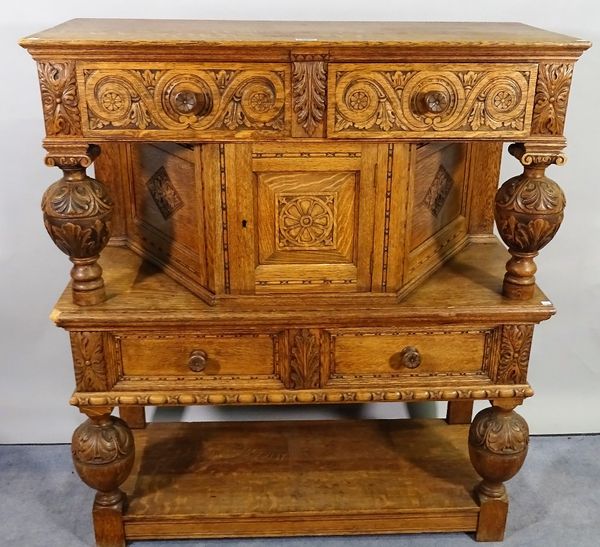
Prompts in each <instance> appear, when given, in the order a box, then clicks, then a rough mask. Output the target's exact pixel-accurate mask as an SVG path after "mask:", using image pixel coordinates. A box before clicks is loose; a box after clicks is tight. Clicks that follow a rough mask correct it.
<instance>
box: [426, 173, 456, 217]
mask: <svg viewBox="0 0 600 547" xmlns="http://www.w3.org/2000/svg"><path fill="white" fill-rule="evenodd" d="M453 185H454V180H453V179H452V177H451V176H450V173H448V171H446V169H445V168H444V166H443V165H440V167H439V169H438V170H437V172H436V174H435V177H433V181H432V183H431V185H430V186H429V189H428V190H427V193H426V194H425V197H424V198H423V205H425V207H427V208H428V209H429V210H430V211H431V214H432V215H433V216H434V217H437V216H438V215H439V214H440V212H441V210H442V207H444V204H445V203H446V199H448V195H449V194H450V190H452V186H453Z"/></svg>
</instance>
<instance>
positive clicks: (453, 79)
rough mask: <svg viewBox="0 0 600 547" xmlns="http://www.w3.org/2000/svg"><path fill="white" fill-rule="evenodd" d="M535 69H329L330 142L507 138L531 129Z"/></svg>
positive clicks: (416, 66) (429, 66)
mask: <svg viewBox="0 0 600 547" xmlns="http://www.w3.org/2000/svg"><path fill="white" fill-rule="evenodd" d="M536 76H537V65H535V64H465V65H460V64H453V65H445V64H433V63H432V64H414V65H413V64H364V65H363V64H347V63H339V64H338V63H331V64H330V65H329V88H328V103H329V107H328V122H327V127H328V129H327V131H328V136H329V137H363V138H364V137H376V138H390V137H406V138H428V139H430V138H449V137H452V138H465V137H469V136H470V137H473V138H495V139H498V138H506V139H509V138H510V139H513V138H516V137H523V136H526V135H527V134H528V133H529V131H530V127H531V116H532V109H533V98H534V91H535V80H536Z"/></svg>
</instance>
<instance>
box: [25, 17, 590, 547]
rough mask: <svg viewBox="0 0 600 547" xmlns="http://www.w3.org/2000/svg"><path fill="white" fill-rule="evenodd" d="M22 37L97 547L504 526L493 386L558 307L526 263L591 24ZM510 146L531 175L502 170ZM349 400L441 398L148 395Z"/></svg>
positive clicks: (511, 386) (69, 31)
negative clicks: (190, 412) (288, 413)
mask: <svg viewBox="0 0 600 547" xmlns="http://www.w3.org/2000/svg"><path fill="white" fill-rule="evenodd" d="M21 45H22V46H23V47H25V48H27V49H28V50H29V52H30V53H31V55H32V57H33V58H34V59H35V61H36V62H37V68H38V75H39V82H40V89H41V95H42V109H43V115H44V122H45V128H46V138H45V139H44V147H45V149H46V150H47V153H48V154H47V156H46V163H47V164H48V165H49V166H56V167H58V168H60V170H61V172H62V177H61V178H60V179H59V180H58V181H57V182H55V183H54V184H52V185H51V186H50V187H49V188H48V190H47V191H46V192H45V194H44V196H43V199H42V209H43V213H44V222H45V226H46V229H47V231H48V233H49V235H50V237H51V238H52V240H53V241H54V242H55V243H56V245H57V246H58V247H59V249H60V250H61V251H63V252H64V253H65V254H66V255H68V257H69V259H70V260H71V262H72V263H73V268H72V271H71V277H72V279H71V283H70V286H69V287H68V288H67V290H66V291H65V293H64V294H63V295H62V296H61V297H60V300H59V301H58V303H57V305H56V307H55V309H54V311H53V312H52V319H53V320H54V322H55V323H56V324H57V325H59V326H60V327H63V328H64V329H66V330H67V331H68V332H69V335H70V340H71V348H72V354H73V364H74V372H75V386H76V387H75V392H74V393H73V396H72V399H71V404H73V405H75V406H76V407H78V408H79V409H80V410H81V411H82V412H83V413H84V414H86V416H87V417H88V419H87V421H85V422H84V423H83V424H82V425H81V426H80V427H78V428H77V430H76V431H75V433H74V435H73V442H72V452H73V462H74V465H75V468H76V470H77V472H78V473H79V475H80V476H81V478H82V480H83V481H84V482H85V483H86V484H88V485H89V486H90V487H91V488H93V489H95V490H96V492H97V493H96V498H95V501H94V506H93V513H92V514H93V521H94V529H95V535H96V542H97V545H98V546H100V547H115V546H123V545H125V542H126V541H127V540H129V539H152V538H200V537H238V536H286V535H305V534H311V535H329V534H368V533H397V532H422V531H439V532H442V531H467V532H475V537H476V539H477V540H480V541H496V540H501V539H502V538H503V536H504V530H505V526H506V518H507V512H508V496H507V492H506V488H505V486H504V482H505V481H507V480H509V479H510V478H511V477H513V476H514V475H515V473H517V472H518V470H519V468H520V467H521V465H522V463H523V461H524V458H525V455H526V453H527V445H528V427H527V423H526V422H525V421H524V420H523V418H522V417H521V416H520V415H519V414H517V413H516V412H515V411H514V408H515V407H517V406H518V405H520V404H521V403H523V401H524V399H526V398H527V397H530V396H531V395H533V390H532V388H531V387H530V385H529V383H528V381H527V371H528V366H529V354H530V348H531V343H532V336H533V330H534V326H535V325H536V324H537V323H539V322H540V321H543V320H546V319H548V318H549V317H550V316H551V315H552V314H553V313H554V307H553V306H552V304H551V302H550V301H548V299H547V297H546V296H545V295H544V294H543V293H542V292H541V291H540V290H539V289H538V288H537V286H536V285H535V277H534V274H535V271H536V266H535V262H534V258H535V257H536V256H537V254H538V252H539V251H540V249H542V248H543V247H544V246H545V245H546V244H547V243H549V242H550V241H551V240H552V238H553V237H554V235H555V234H556V232H557V230H558V228H559V226H560V224H561V221H562V219H563V210H564V207H565V197H564V194H563V192H562V190H561V189H560V187H559V186H558V185H557V184H556V183H555V182H554V181H553V180H551V179H550V178H548V177H547V176H546V169H547V167H549V166H551V165H553V164H556V165H561V164H562V163H564V161H565V155H564V152H563V149H564V147H565V144H566V143H565V138H564V135H563V133H564V124H565V115H566V109H567V101H568V96H569V90H570V86H571V81H572V75H573V67H574V63H575V61H576V60H577V58H578V57H579V56H580V55H581V53H582V52H583V51H584V50H586V49H587V48H588V47H589V46H590V44H589V43H588V42H585V41H582V40H578V39H575V38H571V37H568V36H563V35H560V34H556V33H552V32H546V31H543V30H540V29H536V28H533V27H529V26H526V25H521V24H516V23H397V22H377V23H373V22H372V23H350V22H348V23H339V22H336V23H326V22H310V23H303V22H285V23H283V22H244V21H131V20H118V19H105V20H103V19H75V20H72V21H69V22H66V23H64V24H62V25H59V26H57V27H55V28H52V29H49V30H46V31H43V32H41V33H39V34H35V35H33V36H29V37H27V38H24V39H23V40H22V41H21ZM503 142H512V144H511V145H510V147H509V151H510V153H511V154H512V155H513V156H514V157H515V158H516V159H517V160H518V161H520V163H521V164H522V165H523V173H522V174H520V175H518V176H516V177H513V178H511V179H510V180H508V181H506V182H505V183H503V184H502V185H501V186H500V188H499V189H498V176H499V166H500V157H501V151H502V143H503ZM92 163H94V168H95V172H94V178H92V177H91V176H89V175H88V174H87V168H89V167H90V166H91V165H92ZM494 219H495V222H496V227H497V230H498V233H499V234H500V237H501V239H502V240H503V242H504V243H505V245H506V247H508V252H507V251H506V248H505V247H504V246H503V245H502V244H501V243H500V242H499V241H498V240H497V239H496V237H495V236H494V235H493V228H494ZM507 260H508V261H507ZM481 399H485V400H489V401H490V402H491V406H490V407H488V408H486V409H485V410H483V411H481V412H479V413H478V414H477V415H476V416H475V417H474V419H472V417H471V414H472V408H473V401H475V400H481ZM371 401H404V402H413V401H447V402H448V413H447V419H446V420H394V421H369V420H365V421H360V420H355V421H350V420H348V421H342V422H276V423H258V422H257V423H206V424H191V423H179V424H178V423H171V424H159V423H153V424H148V425H146V421H145V414H144V407H145V406H150V405H153V406H172V405H180V406H182V405H183V406H184V405H207V404H210V405H267V404H268V405H286V404H307V403H314V404H328V403H361V402H371ZM114 407H118V408H119V413H120V416H121V417H120V418H117V417H114V416H113V415H112V414H111V413H112V411H113V409H114Z"/></svg>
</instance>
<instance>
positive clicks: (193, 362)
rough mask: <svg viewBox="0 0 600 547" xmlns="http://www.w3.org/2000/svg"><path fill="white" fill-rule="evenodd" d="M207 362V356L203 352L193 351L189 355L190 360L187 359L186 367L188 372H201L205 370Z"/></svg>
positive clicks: (199, 350)
mask: <svg viewBox="0 0 600 547" xmlns="http://www.w3.org/2000/svg"><path fill="white" fill-rule="evenodd" d="M207 360H208V355H207V354H206V352H205V351H204V350H201V349H195V350H194V351H192V353H190V358H189V359H188V367H190V370H193V371H194V372H202V371H203V370H204V369H205V368H206V361H207Z"/></svg>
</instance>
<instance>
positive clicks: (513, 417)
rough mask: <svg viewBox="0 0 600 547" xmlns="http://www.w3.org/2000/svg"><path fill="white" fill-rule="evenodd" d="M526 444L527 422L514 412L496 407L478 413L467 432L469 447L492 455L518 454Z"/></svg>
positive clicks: (523, 449) (527, 434) (527, 436)
mask: <svg viewBox="0 0 600 547" xmlns="http://www.w3.org/2000/svg"><path fill="white" fill-rule="evenodd" d="M528 444H529V427H528V426H527V422H526V421H525V420H524V419H523V418H522V417H521V416H520V415H519V414H517V413H516V412H513V411H505V410H502V409H499V408H497V407H490V408H486V409H484V410H482V411H481V412H479V413H478V414H477V415H476V416H475V419H474V420H473V423H472V425H471V428H470V430H469V445H470V446H471V447H474V448H483V449H485V450H486V451H488V452H490V453H492V454H502V455H512V454H520V453H522V452H524V451H525V450H526V449H527V445H528Z"/></svg>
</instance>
